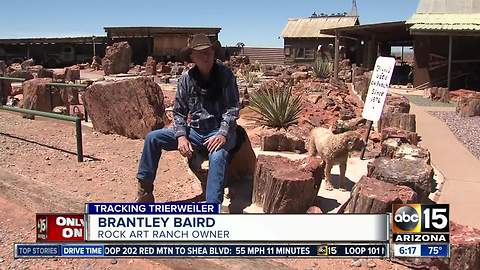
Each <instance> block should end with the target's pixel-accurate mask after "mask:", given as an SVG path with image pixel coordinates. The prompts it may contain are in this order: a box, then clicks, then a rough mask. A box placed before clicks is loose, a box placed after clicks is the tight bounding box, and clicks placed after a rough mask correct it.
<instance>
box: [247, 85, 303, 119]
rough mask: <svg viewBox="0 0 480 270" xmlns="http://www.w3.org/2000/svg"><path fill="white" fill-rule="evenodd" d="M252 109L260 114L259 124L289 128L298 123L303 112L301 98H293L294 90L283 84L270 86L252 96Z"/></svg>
mask: <svg viewBox="0 0 480 270" xmlns="http://www.w3.org/2000/svg"><path fill="white" fill-rule="evenodd" d="M250 108H251V109H252V110H254V111H255V112H256V113H258V114H259V115H260V116H259V117H254V119H255V120H256V121H258V122H259V123H261V124H263V125H266V126H269V127H274V128H287V127H288V126H290V125H292V124H295V123H296V122H297V121H298V118H299V116H300V112H301V111H302V103H301V96H298V95H297V96H292V88H291V87H288V86H285V85H282V84H278V83H276V84H269V85H267V86H266V87H265V86H264V87H262V88H261V89H260V90H258V91H257V92H255V93H254V94H252V95H251V96H250Z"/></svg>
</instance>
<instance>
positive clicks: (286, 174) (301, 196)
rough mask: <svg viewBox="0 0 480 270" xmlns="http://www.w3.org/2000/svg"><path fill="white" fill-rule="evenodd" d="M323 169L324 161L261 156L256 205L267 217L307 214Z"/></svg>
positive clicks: (258, 167) (255, 191)
mask: <svg viewBox="0 0 480 270" xmlns="http://www.w3.org/2000/svg"><path fill="white" fill-rule="evenodd" d="M324 169H325V165H324V163H323V161H321V160H320V159H316V158H307V159H304V160H299V161H292V160H289V159H287V158H284V157H279V156H259V157H258V159H257V166H256V169H255V176H254V188H253V202H254V203H255V204H256V205H258V206H260V207H262V208H263V211H264V212H265V213H305V212H306V211H307V209H308V208H309V207H310V206H311V205H312V204H313V202H314V200H315V198H316V196H317V193H318V190H319V188H320V184H321V180H322V178H323V174H324Z"/></svg>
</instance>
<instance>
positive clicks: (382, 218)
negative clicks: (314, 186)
mask: <svg viewBox="0 0 480 270" xmlns="http://www.w3.org/2000/svg"><path fill="white" fill-rule="evenodd" d="M219 209H220V208H219V205H216V204H205V203H156V204H130V203H118V204H116V203H89V204H86V208H85V213H84V214H72V213H66V214H55V213H51V214H37V217H36V220H35V222H36V243H16V244H15V245H14V252H15V258H16V259H22V258H51V257H69V258H83V257H89V258H92V257H94V258H104V257H109V258H114V257H120V258H121V257H149V258H152V257H158V258H166V257H169V258H179V257H195V258H201V257H209V258H211V257H220V258H225V257H231V258H242V257H250V258H251V257H272V258H277V257H278V258H282V257H285V258H286V257H301V258H307V257H310V258H345V257H350V258H369V257H370V258H387V257H391V256H397V257H448V256H449V255H450V246H449V241H450V235H449V207H448V205H423V204H402V205H394V206H393V209H392V214H391V215H390V214H337V215H335V214H332V215H317V214H244V215H230V214H220V211H219ZM351 224H355V226H351ZM292 228H295V230H292ZM390 228H391V231H390ZM391 242H392V243H393V244H390V243H391Z"/></svg>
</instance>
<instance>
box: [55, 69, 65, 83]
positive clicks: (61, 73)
mask: <svg viewBox="0 0 480 270" xmlns="http://www.w3.org/2000/svg"><path fill="white" fill-rule="evenodd" d="M53 80H55V81H65V69H62V70H54V71H53Z"/></svg>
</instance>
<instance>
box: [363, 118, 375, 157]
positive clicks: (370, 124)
mask: <svg viewBox="0 0 480 270" xmlns="http://www.w3.org/2000/svg"><path fill="white" fill-rule="evenodd" d="M367 122H368V130H367V136H365V140H364V141H363V142H364V146H363V149H362V154H361V155H360V159H361V160H363V157H364V156H365V150H367V144H368V137H369V136H370V131H371V130H372V125H373V121H370V120H368V121H367Z"/></svg>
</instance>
